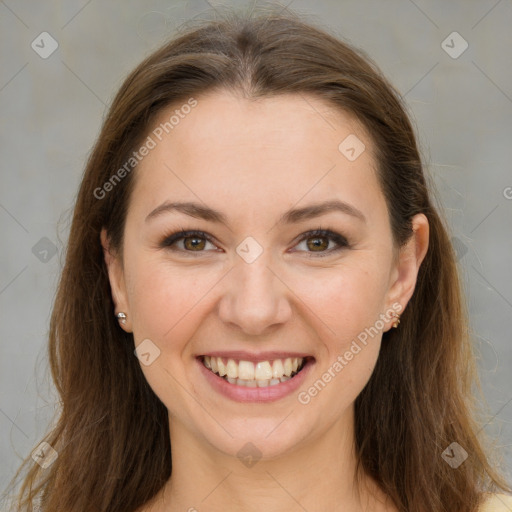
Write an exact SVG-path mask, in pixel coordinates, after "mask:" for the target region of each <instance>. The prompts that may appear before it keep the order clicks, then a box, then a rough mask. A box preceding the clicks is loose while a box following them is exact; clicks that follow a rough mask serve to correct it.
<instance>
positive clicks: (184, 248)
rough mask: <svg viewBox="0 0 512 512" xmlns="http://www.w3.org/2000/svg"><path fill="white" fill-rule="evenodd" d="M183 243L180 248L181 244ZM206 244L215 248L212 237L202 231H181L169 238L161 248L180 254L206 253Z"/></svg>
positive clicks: (163, 242)
mask: <svg viewBox="0 0 512 512" xmlns="http://www.w3.org/2000/svg"><path fill="white" fill-rule="evenodd" d="M181 241H183V244H182V245H181V246H180V245H179V243H180V242H181ZM206 244H211V245H213V246H214V247H215V245H214V244H213V242H212V241H211V239H210V237H209V236H208V235H207V234H206V233H203V232H202V231H179V232H177V233H172V234H171V235H169V236H167V237H166V238H165V239H164V240H163V241H162V243H161V244H160V247H161V248H168V249H171V250H173V251H178V252H186V253H191V252H196V253H200V252H205V246H206Z"/></svg>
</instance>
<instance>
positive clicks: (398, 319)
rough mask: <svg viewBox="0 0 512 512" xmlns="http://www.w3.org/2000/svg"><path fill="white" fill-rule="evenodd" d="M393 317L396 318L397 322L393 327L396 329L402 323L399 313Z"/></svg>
mask: <svg viewBox="0 0 512 512" xmlns="http://www.w3.org/2000/svg"><path fill="white" fill-rule="evenodd" d="M393 316H394V317H396V320H395V321H394V322H393V327H394V328H395V329H396V328H397V327H398V324H399V323H400V315H399V314H397V313H393Z"/></svg>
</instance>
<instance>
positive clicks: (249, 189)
mask: <svg viewBox="0 0 512 512" xmlns="http://www.w3.org/2000/svg"><path fill="white" fill-rule="evenodd" d="M196 100H197V104H196V105H195V106H194V107H193V108H190V109H189V108H182V109H180V105H177V106H174V107H173V108H172V109H171V108H170V109H168V110H166V111H165V112H163V113H162V115H161V117H160V119H159V120H158V121H157V123H156V125H155V127H154V130H153V131H152V132H151V133H150V134H148V135H149V136H150V137H151V138H152V140H153V143H154V145H155V147H153V148H151V149H149V151H148V154H147V155H146V156H144V157H143V158H142V160H141V162H140V163H139V164H138V165H137V167H136V169H135V170H134V171H133V172H134V173H136V175H135V176H134V178H136V183H135V188H134V190H133V195H132V197H131V201H130V205H129V211H128V214H127V219H126V227H125V239H124V259H123V261H122V265H120V261H119V260H116V259H115V258H114V259H113V258H110V257H109V256H108V255H107V263H108V264H109V273H110V280H111V285H112V289H113V297H114V301H115V303H116V311H124V312H126V313H127V316H128V320H127V322H126V325H124V326H123V328H124V329H126V330H127V331H129V332H133V335H134V340H135V345H136V346H138V347H139V346H140V347H139V349H138V352H139V358H140V360H141V367H142V370H143V372H144V375H145V377H146V379H147V381H148V383H149V384H150V386H151V387H152V389H153V390H154V392H155V393H156V395H157V396H158V397H159V398H160V400H161V401H162V402H163V403H164V404H165V406H166V407H167V408H168V410H169V416H170V421H171V425H181V426H182V427H183V428H184V429H186V431H187V432H189V433H190V434H191V435H192V436H193V437H194V438H195V439H196V440H199V441H200V442H201V443H203V444H204V446H205V447H208V449H213V450H220V451H221V452H223V453H225V454H230V455H235V454H237V453H238V452H239V450H240V449H241V448H242V447H244V446H245V445H246V443H247V442H251V443H252V444H253V445H254V446H255V447H256V448H257V450H258V452H259V454H262V455H263V457H269V458H272V457H274V456H277V455H280V454H284V453H286V452H287V451H289V450H291V449H293V448H294V447H298V446H301V444H302V443H304V444H305V443H306V442H307V441H309V440H313V439H315V438H319V437H320V436H321V435H322V434H324V433H325V432H326V431H327V430H328V429H330V428H331V427H333V426H334V425H337V426H339V427H343V426H345V427H346V426H347V425H350V421H351V419H350V418H351V414H352V412H353V404H354V400H355V399H356V397H357V396H358V394H359V393H360V392H361V390H362V389H363V387H364V386H365V384H366V383H367V381H368V379H369V378H370V375H371V373H372V371H373V369H374V366H375V363H376V360H377V358H378V355H379V348H380V343H381V337H382V332H383V331H386V330H388V329H390V328H391V326H392V324H393V319H392V317H391V315H390V312H392V311H394V310H396V311H397V312H400V311H401V310H402V308H403V307H405V305H406V303H407V301H408V300H409V298H410V296H411V295H412V292H413V289H414V284H415V280H416V275H417V270H418V267H419V264H420V263H421V259H422V258H423V256H424V253H425V251H426V240H428V225H427V224H426V219H425V218H424V217H423V216H421V215H420V216H417V217H416V218H415V223H414V228H415V230H416V232H417V235H418V234H419V235H420V236H419V241H420V242H421V241H422V240H423V242H422V243H423V245H422V244H421V243H420V244H419V245H417V244H418V236H416V237H413V238H414V239H415V240H416V242H415V241H414V240H413V241H412V242H411V243H410V244H409V245H408V246H407V247H406V248H405V249H404V250H403V251H402V252H401V255H400V258H398V257H397V258H394V251H393V245H392V236H391V231H390V224H389V219H388V213H387V208H386V204H385V200H384V196H383V194H382V192H381V190H380V188H379V185H378V182H377V176H376V171H375V165H376V164H375V161H374V160H373V157H372V142H371V140H370V139H369V137H368V135H367V134H366V132H365V131H364V130H363V128H362V126H361V125H360V124H359V123H358V122H357V121H356V120H355V119H354V118H352V117H350V116H348V115H346V114H343V113H340V112H338V111H334V110H333V109H332V107H330V106H329V105H328V104H326V103H324V102H322V101H321V100H319V99H317V98H314V97H305V96H301V95H284V96H281V97H275V98H265V99H261V100H247V99H242V98H239V97H237V96H235V95H233V94H231V93H229V92H216V93H214V94H209V95H206V96H201V97H197V98H196ZM176 109H178V110H179V111H180V113H181V115H180V116H179V122H176V119H178V118H174V120H173V123H172V125H171V124H168V125H167V131H168V133H166V132H165V130H163V129H162V127H161V126H160V124H161V123H165V122H166V121H169V119H170V117H171V115H173V112H174V111H175V110H176ZM184 112H188V113H187V114H185V113H184ZM159 126H160V130H158V127H159ZM169 126H172V128H169ZM157 134H158V136H157ZM347 137H348V139H347ZM160 139H161V140H160ZM153 143H149V146H153ZM112 193H114V192H112ZM333 201H338V202H339V204H340V205H341V206H339V207H338V208H331V209H327V208H323V207H322V205H323V204H326V203H330V202H333ZM170 203H194V204H195V205H196V206H195V207H194V208H192V207H191V206H188V207H187V208H185V207H180V208H174V209H172V208H171V207H169V208H163V207H162V205H164V204H170ZM313 205H315V206H317V208H316V209H315V208H313ZM187 211H188V214H187ZM213 211H215V212H217V213H212V212H213ZM318 229H326V230H330V231H332V234H333V236H334V238H331V237H329V236H326V235H323V234H320V235H318V234H316V235H315V234H311V233H310V234H308V232H311V231H314V230H318ZM181 230H196V231H201V232H204V233H205V234H206V236H207V237H208V239H207V238H206V237H205V236H203V235H197V234H196V235H188V236H189V237H188V238H181V239H176V240H175V241H174V243H172V241H171V242H170V243H169V244H168V245H166V239H168V238H169V235H171V234H173V233H175V232H179V231H181ZM102 235H103V236H102V240H103V244H104V245H106V239H105V233H103V234H102ZM337 237H339V238H337ZM344 240H345V242H344ZM171 243H172V245H170V244H171ZM415 244H416V245H415ZM397 254H398V253H397ZM363 340H364V341H363ZM354 343H355V344H354ZM357 347H358V348H357ZM204 355H209V356H211V357H214V358H215V361H216V362H218V359H216V357H221V358H222V359H221V361H222V362H223V365H225V366H227V369H225V370H226V371H228V372H230V373H231V374H232V375H235V373H236V376H233V377H230V378H231V379H235V378H239V379H242V380H243V381H244V382H248V381H249V386H240V385H238V384H236V382H238V381H234V380H232V382H235V383H230V382H228V381H227V380H225V379H224V378H221V377H220V376H217V375H214V374H213V372H212V370H211V369H207V368H206V367H205V365H204V364H203V357H202V356H204ZM295 357H297V358H299V357H303V358H305V359H304V361H305V362H308V364H307V365H306V366H305V367H304V369H303V370H302V371H300V372H298V373H297V376H296V377H293V378H291V379H288V380H287V379H286V378H280V376H283V373H284V377H286V376H287V375H286V373H288V375H289V371H290V370H289V369H288V370H287V367H288V366H289V364H290V362H291V364H292V365H293V358H295ZM288 358H290V359H291V361H290V362H287V361H286V359H288ZM229 359H232V360H233V361H232V362H228V360H229ZM240 361H245V362H242V363H239V362H240ZM300 362H301V360H300V359H298V361H297V364H299V365H300ZM207 364H208V363H207ZM209 365H210V366H212V365H213V366H215V364H214V363H212V362H211V359H210V363H209ZM220 366H221V367H222V365H220ZM269 368H270V370H269ZM292 369H293V366H292ZM221 370H222V368H221V369H220V370H219V366H217V371H218V372H221ZM269 371H270V372H272V376H271V377H272V378H273V379H276V380H274V381H273V384H272V385H270V384H271V383H270V379H268V376H269V375H270V374H269V373H268V372H269ZM233 372H234V373H233ZM252 372H256V373H254V374H253V373H252ZM274 372H275V373H274ZM253 376H254V377H256V378H257V377H260V378H259V379H258V380H259V381H260V382H254V381H253V380H252V379H251V377H253ZM329 376H330V378H329ZM281 381H283V382H281ZM319 381H320V383H319ZM276 382H279V384H276ZM315 383H316V387H315ZM251 384H252V385H251ZM254 386H255V387H254ZM171 428H173V427H171ZM171 434H172V432H171ZM251 449H253V448H251ZM249 455H250V454H249Z"/></svg>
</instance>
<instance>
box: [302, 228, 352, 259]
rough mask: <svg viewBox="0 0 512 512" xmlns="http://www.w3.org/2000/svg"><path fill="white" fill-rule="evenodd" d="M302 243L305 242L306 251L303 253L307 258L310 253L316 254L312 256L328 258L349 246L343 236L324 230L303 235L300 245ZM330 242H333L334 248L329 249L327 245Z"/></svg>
mask: <svg viewBox="0 0 512 512" xmlns="http://www.w3.org/2000/svg"><path fill="white" fill-rule="evenodd" d="M303 242H305V245H306V250H305V251H304V252H306V253H307V254H308V255H309V256H311V253H316V254H315V255H314V256H320V257H322V256H328V255H330V254H333V253H335V252H337V251H339V250H341V249H343V248H349V247H350V244H349V243H348V241H347V239H346V238H345V237H344V236H342V235H340V234H339V233H336V232H335V231H330V230H326V229H317V230H315V231H310V232H308V233H305V235H304V236H303V237H302V240H301V241H300V243H303ZM331 242H334V244H335V246H334V247H333V248H331V249H329V244H330V243H331ZM299 245H300V244H299Z"/></svg>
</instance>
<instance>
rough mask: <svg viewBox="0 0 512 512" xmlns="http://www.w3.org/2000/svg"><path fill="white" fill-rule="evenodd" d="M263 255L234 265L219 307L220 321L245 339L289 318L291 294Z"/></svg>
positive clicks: (273, 327)
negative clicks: (245, 336)
mask: <svg viewBox="0 0 512 512" xmlns="http://www.w3.org/2000/svg"><path fill="white" fill-rule="evenodd" d="M267 254H268V252H265V251H264V252H263V254H261V255H260V256H259V257H258V258H257V259H256V260H255V261H253V262H252V263H248V262H246V261H244V260H243V259H239V260H238V261H237V262H236V263H235V267H234V268H233V269H232V271H231V272H230V273H229V276H228V281H227V285H226V286H227V288H226V290H225V293H224V294H223V296H222V298H221V300H220V304H219V310H218V312H219V317H220V319H221V320H222V321H223V322H225V323H226V324H230V325H231V326H235V327H236V328H237V329H238V330H240V331H242V332H243V333H245V334H248V335H262V334H265V333H266V332H267V331H270V330H273V329H276V328H277V326H278V325H279V324H284V323H286V322H287V321H288V320H289V319H290V317H291V314H292V308H291V305H290V294H291V292H290V290H289V288H288V287H287V286H286V284H285V282H284V279H283V278H282V277H281V276H280V275H279V271H276V270H275V269H273V268H272V264H271V261H270V259H269V258H268V257H267Z"/></svg>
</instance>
